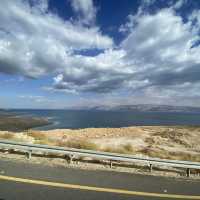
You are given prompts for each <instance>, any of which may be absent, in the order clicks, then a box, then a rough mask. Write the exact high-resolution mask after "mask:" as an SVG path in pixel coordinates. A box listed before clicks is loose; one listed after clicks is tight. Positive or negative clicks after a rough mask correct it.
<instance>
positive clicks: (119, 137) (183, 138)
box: [0, 126, 200, 161]
mask: <svg viewBox="0 0 200 200" xmlns="http://www.w3.org/2000/svg"><path fill="white" fill-rule="evenodd" d="M0 138H3V139H10V140H15V141H22V142H27V143H35V144H47V145H56V146H64V147H74V148H82V149H92V150H99V151H107V152H118V153H127V154H133V155H137V156H150V157H159V158H168V159H177V160H190V161H200V127H191V126H190V127H186V126H185V127H184V126H170V127H167V126H140V127H124V128H87V129H77V130H71V129H59V130H49V131H36V130H28V131H24V132H17V133H15V132H9V131H0Z"/></svg>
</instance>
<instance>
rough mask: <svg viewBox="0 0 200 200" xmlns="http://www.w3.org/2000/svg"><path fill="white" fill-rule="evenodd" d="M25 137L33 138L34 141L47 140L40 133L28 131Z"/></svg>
mask: <svg viewBox="0 0 200 200" xmlns="http://www.w3.org/2000/svg"><path fill="white" fill-rule="evenodd" d="M27 135H28V136H30V137H33V138H34V139H36V140H46V139H47V136H46V135H45V134H44V133H42V132H40V131H35V130H28V131H27Z"/></svg>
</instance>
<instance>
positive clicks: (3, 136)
mask: <svg viewBox="0 0 200 200" xmlns="http://www.w3.org/2000/svg"><path fill="white" fill-rule="evenodd" d="M13 137H14V134H13V133H9V132H7V133H3V134H0V138H1V139H6V140H9V139H13Z"/></svg>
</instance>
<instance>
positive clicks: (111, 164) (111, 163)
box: [110, 160, 113, 168]
mask: <svg viewBox="0 0 200 200" xmlns="http://www.w3.org/2000/svg"><path fill="white" fill-rule="evenodd" d="M112 167H113V162H112V160H110V168H112Z"/></svg>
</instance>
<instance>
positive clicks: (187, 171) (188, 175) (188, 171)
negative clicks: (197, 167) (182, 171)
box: [186, 168, 190, 177]
mask: <svg viewBox="0 0 200 200" xmlns="http://www.w3.org/2000/svg"><path fill="white" fill-rule="evenodd" d="M186 174H187V177H190V168H187V170H186Z"/></svg>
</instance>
